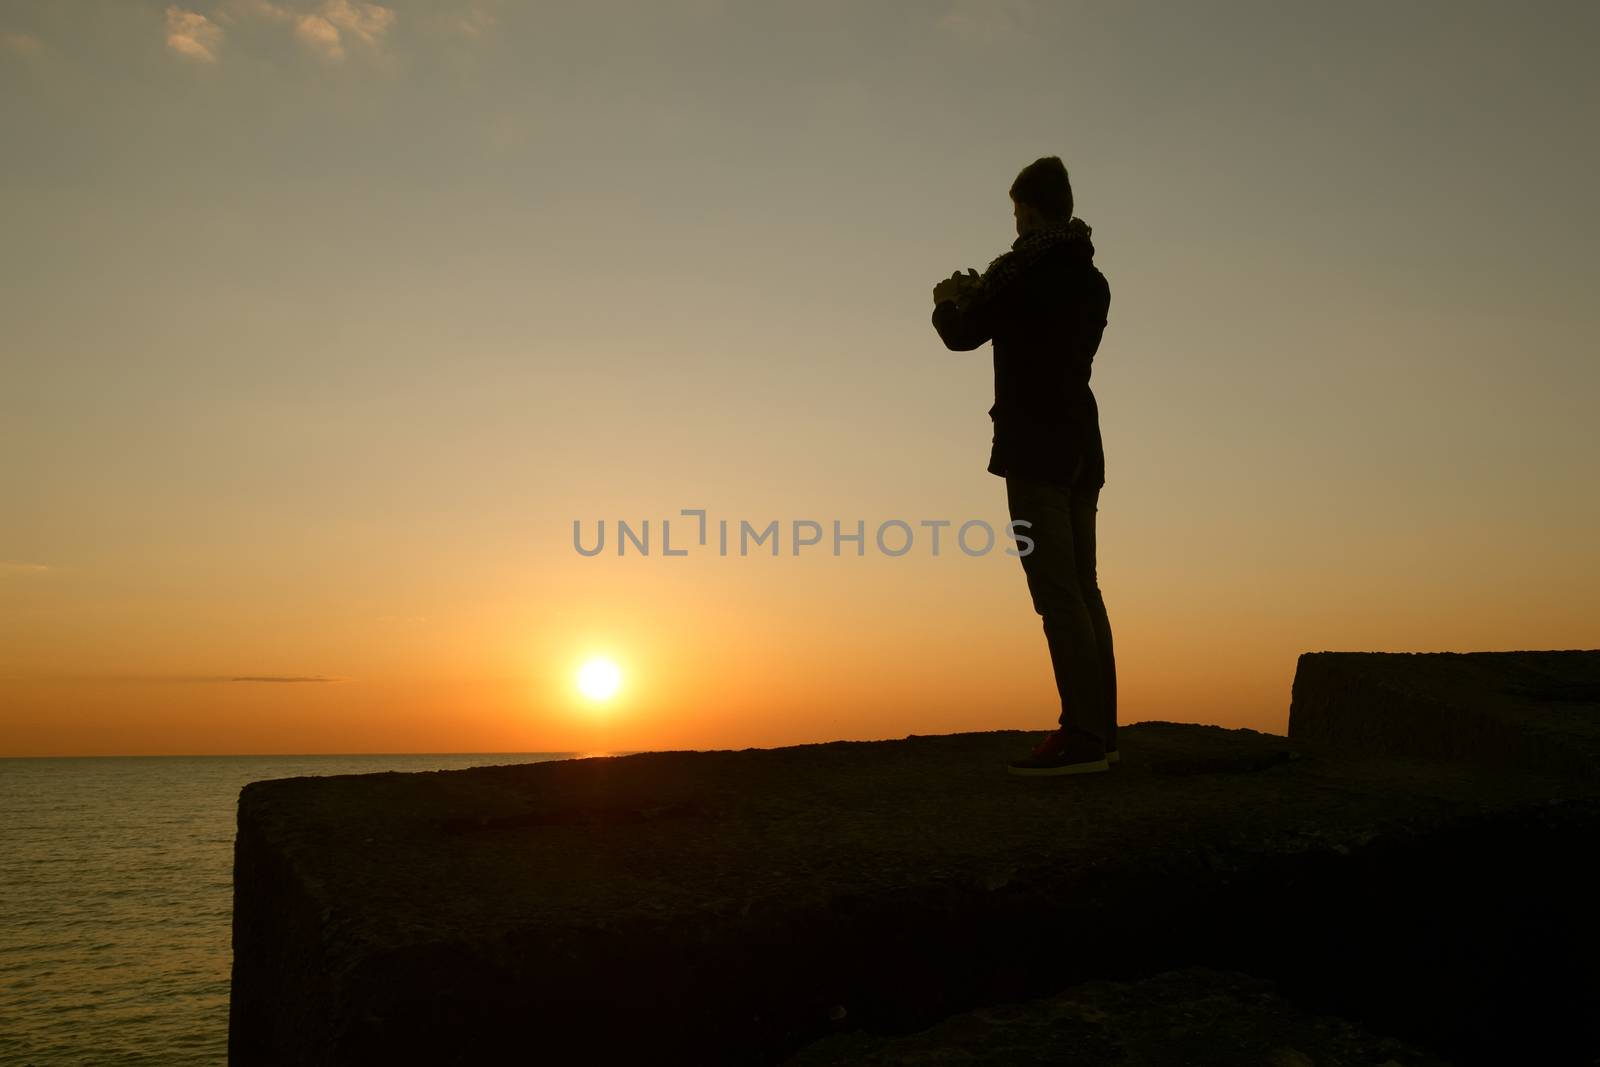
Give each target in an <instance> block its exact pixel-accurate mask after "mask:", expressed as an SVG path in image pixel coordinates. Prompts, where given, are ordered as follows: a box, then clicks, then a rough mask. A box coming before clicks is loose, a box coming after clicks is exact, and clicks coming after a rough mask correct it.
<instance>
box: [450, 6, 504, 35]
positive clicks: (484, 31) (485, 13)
mask: <svg viewBox="0 0 1600 1067" xmlns="http://www.w3.org/2000/svg"><path fill="white" fill-rule="evenodd" d="M498 21H499V20H498V18H497V17H496V16H495V13H494V12H493V11H490V10H489V9H488V8H487V7H484V6H483V5H482V4H473V5H472V7H470V8H468V9H467V12H466V14H464V15H461V16H460V17H459V18H457V19H456V21H455V29H456V32H457V33H459V34H461V36H463V37H466V38H468V39H469V40H473V41H481V40H483V39H484V38H486V37H488V36H489V34H490V33H491V32H493V30H494V28H495V24H496V23H497V22H498Z"/></svg>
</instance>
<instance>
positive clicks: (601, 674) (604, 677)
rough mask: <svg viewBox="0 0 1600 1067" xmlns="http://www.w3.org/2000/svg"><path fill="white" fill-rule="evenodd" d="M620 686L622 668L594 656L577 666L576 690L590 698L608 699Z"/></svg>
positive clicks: (603, 658)
mask: <svg viewBox="0 0 1600 1067" xmlns="http://www.w3.org/2000/svg"><path fill="white" fill-rule="evenodd" d="M621 688H622V668H621V667H618V666H617V665H616V664H615V663H613V662H612V661H611V660H608V659H606V658H605V657H604V656H596V657H594V658H593V659H591V660H588V661H586V662H585V663H584V665H583V666H582V667H579V668H578V692H580V693H582V694H583V695H584V696H586V697H588V698H589V699H590V700H610V699H611V698H612V697H614V696H616V695H617V690H618V689H621Z"/></svg>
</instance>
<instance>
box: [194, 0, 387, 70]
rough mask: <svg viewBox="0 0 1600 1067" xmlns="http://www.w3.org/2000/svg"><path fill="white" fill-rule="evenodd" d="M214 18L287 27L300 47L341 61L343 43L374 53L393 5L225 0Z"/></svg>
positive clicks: (346, 0)
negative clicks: (390, 6)
mask: <svg viewBox="0 0 1600 1067" xmlns="http://www.w3.org/2000/svg"><path fill="white" fill-rule="evenodd" d="M217 17H218V18H219V19H221V20H222V21H224V22H226V23H228V24H229V25H230V26H235V27H240V28H242V27H244V26H246V25H248V24H249V23H251V22H256V23H275V24H278V25H282V26H288V27H289V28H290V30H291V31H292V33H293V34H294V39H295V40H296V41H298V42H299V44H300V46H301V47H302V48H305V49H306V50H307V51H309V52H311V53H312V54H314V55H317V56H320V57H321V58H322V59H324V60H326V61H327V62H329V63H339V62H342V61H343V60H344V59H345V57H346V55H347V54H348V52H347V48H346V46H347V45H349V44H352V43H354V44H357V45H359V46H361V47H364V48H366V49H368V50H370V51H372V52H374V53H376V52H379V51H381V50H382V47H383V43H384V40H385V39H386V38H387V36H388V34H389V31H390V30H391V29H392V28H393V27H394V23H395V18H396V16H395V12H394V9H393V8H388V7H384V6H383V5H382V4H372V3H365V2H363V0H321V2H320V3H313V4H306V3H281V4H280V3H276V2H274V0H226V2H225V3H224V4H223V5H222V6H221V7H220V8H218V9H217Z"/></svg>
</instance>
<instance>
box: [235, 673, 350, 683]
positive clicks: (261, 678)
mask: <svg viewBox="0 0 1600 1067" xmlns="http://www.w3.org/2000/svg"><path fill="white" fill-rule="evenodd" d="M228 681H230V682H334V681H338V679H337V678H324V677H322V676H321V675H315V674H306V675H300V674H241V675H238V676H237V677H234V678H229V679H228Z"/></svg>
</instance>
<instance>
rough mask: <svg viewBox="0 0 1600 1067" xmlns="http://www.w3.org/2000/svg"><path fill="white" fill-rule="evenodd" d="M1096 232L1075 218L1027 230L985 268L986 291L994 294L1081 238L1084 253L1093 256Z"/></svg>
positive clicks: (984, 286) (980, 280) (1078, 241)
mask: <svg viewBox="0 0 1600 1067" xmlns="http://www.w3.org/2000/svg"><path fill="white" fill-rule="evenodd" d="M1092 232H1093V231H1091V230H1090V229H1089V224H1088V223H1087V222H1084V221H1083V220H1082V219H1079V218H1073V219H1069V220H1067V221H1066V222H1060V223H1056V224H1055V225H1053V226H1045V227H1042V228H1041V229H1037V230H1034V231H1033V232H1031V233H1026V234H1023V235H1022V236H1021V237H1018V238H1017V239H1016V240H1015V241H1013V242H1011V251H1009V252H1004V253H1002V254H1000V255H998V256H996V257H995V258H994V261H993V262H991V263H990V264H989V266H988V268H987V269H985V270H984V272H983V276H982V277H981V278H979V284H980V285H981V286H982V290H983V292H984V293H985V295H987V296H991V297H992V296H994V295H995V294H996V293H998V292H1000V291H1001V290H1002V289H1004V288H1006V287H1007V286H1008V285H1010V284H1011V283H1013V282H1015V281H1016V280H1017V279H1018V278H1020V277H1022V275H1023V274H1025V273H1027V271H1028V269H1029V268H1030V267H1032V266H1033V265H1034V264H1035V263H1037V262H1038V261H1039V260H1040V259H1042V258H1044V256H1045V255H1046V254H1047V253H1049V252H1054V251H1055V250H1056V249H1058V248H1060V247H1062V246H1063V245H1070V244H1076V243H1080V242H1081V243H1082V245H1083V255H1084V256H1085V257H1092V256H1093V255H1094V244H1093V243H1092V242H1091V241H1090V240H1089V235H1090V233H1092Z"/></svg>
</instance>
